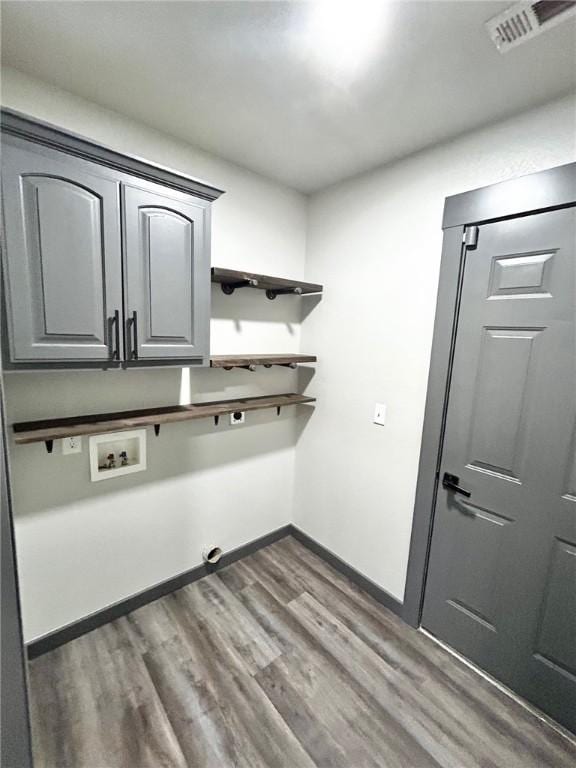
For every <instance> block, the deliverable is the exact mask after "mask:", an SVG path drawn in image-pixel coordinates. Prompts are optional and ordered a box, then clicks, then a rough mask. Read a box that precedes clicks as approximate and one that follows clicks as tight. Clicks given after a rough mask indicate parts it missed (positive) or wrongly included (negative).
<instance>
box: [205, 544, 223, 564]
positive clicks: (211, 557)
mask: <svg viewBox="0 0 576 768" xmlns="http://www.w3.org/2000/svg"><path fill="white" fill-rule="evenodd" d="M221 557H222V550H221V549H220V547H206V549H205V550H204V551H203V552H202V560H203V561H204V562H205V563H206V564H207V565H216V563H218V562H219V561H220V558H221Z"/></svg>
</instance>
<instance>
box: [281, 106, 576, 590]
mask: <svg viewBox="0 0 576 768" xmlns="http://www.w3.org/2000/svg"><path fill="white" fill-rule="evenodd" d="M575 159H576V101H575V100H574V99H573V98H566V99H563V100H560V101H556V102H553V103H551V104H549V105H548V106H546V107H543V108H540V109H537V110H534V111H531V112H529V113H526V114H524V115H521V116H519V117H517V118H515V119H512V120H508V121H506V122H504V123H500V124H498V125H495V126H493V127H491V128H487V129H485V130H482V131H478V132H475V133H472V134H468V135H466V136H464V137H462V138H459V139H458V140H455V141H452V142H450V143H447V144H443V145H441V146H438V147H435V148H432V149H430V150H427V151H424V152H420V153H418V154H415V155H413V156H411V157H409V158H406V159H405V160H402V161H400V162H397V163H395V164H394V165H390V166H388V167H384V168H381V169H379V170H376V171H374V172H371V173H368V174H364V175H362V176H360V177H357V178H355V179H353V180H351V181H348V182H346V183H343V184H340V185H337V186H334V187H332V188H330V189H328V190H326V191H324V192H321V193H319V194H317V195H315V196H314V197H313V198H312V199H311V201H310V206H309V219H308V247H307V269H306V274H307V277H308V279H310V280H317V281H320V282H323V283H324V285H325V293H324V297H323V299H322V303H321V306H320V307H319V308H318V309H317V310H316V312H314V313H311V314H310V316H309V317H308V319H307V320H306V323H305V324H304V326H303V336H302V343H303V348H305V349H310V350H313V351H314V352H315V353H317V354H318V359H319V364H318V367H317V373H316V375H315V377H314V378H313V380H312V383H311V386H310V388H309V394H314V395H317V397H318V403H317V406H316V412H315V414H314V418H313V419H311V420H310V422H309V424H308V426H307V429H306V430H305V431H304V433H303V435H302V437H301V439H300V442H299V445H298V450H297V463H296V494H295V507H294V509H295V513H294V522H295V523H296V524H297V525H299V526H300V527H301V528H303V529H304V530H305V531H306V532H307V533H309V534H310V535H311V536H312V537H314V538H315V539H317V540H318V541H320V542H321V543H322V544H323V545H324V546H326V547H328V548H329V549H331V550H332V551H333V552H335V553H336V554H337V555H339V556H340V557H341V558H343V559H344V560H345V561H347V562H348V563H349V564H350V565H352V566H354V567H355V568H357V569H358V570H359V571H361V572H362V573H363V574H364V575H366V576H367V577H369V578H370V579H372V580H373V581H375V582H376V583H377V584H379V585H380V586H381V587H383V588H384V589H386V590H387V591H388V592H389V593H390V594H392V595H393V596H394V597H396V598H397V599H399V600H402V599H403V595H404V584H405V578H406V566H407V559H408V549H409V542H410V533H411V525H412V512H413V504H414V493H415V487H416V475H417V467H418V458H419V451H420V439H421V431H422V422H423V413H424V401H425V394H426V385H427V376H428V365H429V356H430V347H431V342H432V330H433V320H434V312H435V303H436V289H437V282H438V271H439V264H440V250H441V242H442V233H441V229H440V227H441V220H442V209H443V204H444V198H445V197H446V196H448V195H453V194H456V193H459V192H464V191H466V190H469V189H474V188H476V187H480V186H484V185H486V184H492V183H494V182H498V181H502V180H504V179H509V178H512V177H515V176H520V175H522V174H525V173H530V172H532V171H538V170H541V169H544V168H549V167H552V166H555V165H560V164H562V163H567V162H571V161H574V160H575ZM377 401H379V402H383V403H385V404H386V405H387V406H388V418H387V423H386V425H385V426H384V427H380V426H376V425H374V424H372V423H371V420H372V416H373V411H374V404H375V402H377Z"/></svg>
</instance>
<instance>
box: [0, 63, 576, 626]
mask: <svg viewBox="0 0 576 768" xmlns="http://www.w3.org/2000/svg"><path fill="white" fill-rule="evenodd" d="M2 102H3V104H4V105H6V106H8V107H11V108H13V109H17V110H20V111H22V112H26V113H28V114H30V115H33V116H36V117H38V118H40V119H44V120H47V121H49V122H52V123H54V124H57V125H61V126H63V127H65V128H68V129H70V130H72V131H75V132H77V133H80V134H83V135H86V136H89V137H91V138H93V139H94V140H96V141H99V142H102V143H104V144H107V145H109V146H112V147H114V148H116V149H118V150H119V151H127V152H131V153H136V154H139V155H141V156H143V157H146V158H149V159H150V160H153V161H157V162H160V163H163V164H165V165H168V166H171V167H174V168H179V169H181V170H182V171H184V172H187V173H190V174H192V175H195V176H198V177H200V178H203V179H206V180H207V181H209V182H212V183H214V184H215V185H216V186H221V187H222V188H224V189H226V190H227V194H226V195H224V196H223V197H222V198H221V199H220V200H219V201H218V202H217V203H216V204H215V206H214V218H213V221H214V231H213V263H214V264H217V265H220V266H229V267H232V268H234V267H238V268H247V269H253V270H254V271H262V272H269V273H276V274H278V275H286V276H296V277H298V276H304V273H306V277H307V278H308V279H310V280H314V281H318V282H323V283H324V284H325V294H324V298H323V299H322V301H320V302H316V300H315V299H307V300H303V301H302V302H299V303H296V302H293V301H291V300H290V298H289V297H279V298H278V299H277V300H276V301H275V302H267V301H266V300H265V299H264V297H263V296H260V295H258V296H256V298H255V299H254V297H253V296H251V295H248V294H247V292H244V293H242V292H238V293H237V294H235V295H234V296H232V297H224V296H223V295H222V294H221V292H220V291H219V290H218V289H215V290H214V292H213V321H212V348H213V352H215V353H219V352H221V353H225V352H242V351H244V352H271V351H297V350H298V349H299V348H300V341H302V347H301V348H302V351H306V352H308V351H310V352H312V353H317V354H318V356H319V364H318V366H317V371H316V373H315V374H311V373H310V371H306V370H303V369H301V370H300V371H299V372H298V384H299V387H300V388H303V387H304V386H306V385H309V387H308V391H309V392H310V393H311V394H316V395H317V396H318V398H319V399H318V403H317V406H316V410H315V413H314V416H313V417H312V418H309V414H307V413H305V412H304V409H302V413H301V414H300V415H299V416H298V417H295V415H294V414H291V413H287V412H283V413H282V415H281V416H280V417H279V418H278V417H276V415H275V413H274V412H272V413H269V412H262V413H257V414H252V415H250V417H249V423H248V424H247V425H246V426H245V427H243V428H230V427H227V426H225V425H221V426H220V427H219V428H218V429H215V428H214V427H213V425H212V423H211V422H209V421H201V422H195V423H187V424H180V425H171V426H169V427H164V428H163V429H162V432H161V435H160V437H159V438H155V437H154V436H153V433H152V431H151V430H150V433H151V434H150V435H149V442H148V444H149V455H148V459H149V469H148V471H147V472H146V473H143V474H138V475H133V476H129V477H126V478H121V479H117V480H111V481H109V482H104V483H98V484H91V483H90V482H89V480H88V459H87V453H86V446H85V449H84V453H83V454H82V455H80V456H68V457H63V456H61V455H60V453H59V446H55V452H54V454H53V455H52V456H49V455H48V454H47V453H46V451H45V449H44V446H43V445H31V446H21V447H17V446H13V447H12V451H11V454H12V469H13V482H14V494H15V507H16V515H17V520H16V526H17V547H18V557H19V565H20V577H21V588H22V597H23V608H24V622H25V633H26V639H27V640H30V639H33V638H35V637H38V636H40V635H42V634H44V633H46V632H48V631H50V630H53V629H56V628H58V627H61V626H63V625H65V624H67V623H69V622H71V621H75V620H77V619H78V618H80V617H82V616H85V615H87V614H88V613H90V612H92V611H96V610H98V609H100V608H102V607H104V606H106V605H108V604H110V603H112V602H114V601H116V600H119V599H122V598H123V597H126V596H128V595H130V594H133V593H134V592H137V591H139V590H141V589H144V588H146V587H147V586H150V585H152V584H155V583H157V582H158V581H161V580H163V579H166V578H169V577H170V576H172V575H174V574H176V573H179V572H181V571H183V570H186V569H188V568H191V567H193V566H194V565H197V564H198V563H199V561H200V551H201V549H202V547H203V546H204V545H205V544H206V543H219V544H220V545H222V546H223V547H224V548H225V549H229V548H232V547H235V546H238V545H240V544H241V543H243V542H246V541H249V540H251V539H253V538H255V537H257V536H259V535H261V534H264V533H267V532H269V531H271V530H273V529H274V528H277V527H279V526H280V525H283V524H285V523H287V522H289V521H291V520H292V521H294V522H295V523H296V524H297V525H299V526H300V527H301V528H303V529H304V530H305V531H307V532H308V533H309V534H310V535H311V536H313V537H314V538H316V539H317V540H318V541H320V542H321V543H322V544H323V545H324V546H326V547H328V548H329V549H331V550H332V551H333V552H335V553H336V554H338V555H339V556H340V557H342V558H343V559H344V560H346V561H347V562H348V563H350V564H351V565H352V566H354V567H356V568H357V569H358V570H359V571H361V572H362V573H364V574H365V575H366V576H368V577H369V578H371V579H373V580H374V581H375V582H376V583H377V584H379V585H380V586H382V587H383V588H384V589H386V590H388V591H389V592H390V593H391V594H392V595H394V596H395V597H397V598H398V599H402V597H403V592H404V582H405V573H406V563H407V556H408V546H409V539H410V530H411V522H412V508H413V500H414V490H415V483H416V471H417V465H418V455H419V449H420V436H421V429H422V418H423V409H424V398H425V391H426V382H427V374H428V362H429V353H430V345H431V339H432V326H433V319H434V311H435V296H436V285H437V278H438V267H439V259H440V248H441V230H440V223H441V217H442V207H443V203H444V198H445V197H446V196H447V195H451V194H455V193H458V192H461V191H465V190H468V189H472V188H474V187H478V186H482V185H485V184H490V183H493V182H496V181H500V180H503V179H507V178H510V177H513V176H518V175H521V174H523V173H528V172H530V171H535V170H540V169H542V168H547V167H551V166H554V165H558V164H560V163H565V162H569V161H572V160H574V159H575V158H576V146H575V144H576V138H575V137H576V121H575V109H576V104H575V101H574V99H564V100H561V101H557V102H555V103H552V104H550V105H548V106H547V107H545V108H542V109H539V110H535V111H533V112H530V113H527V114H525V115H522V116H520V117H517V118H515V119H514V120H509V121H507V122H505V123H502V124H499V125H497V126H494V127H492V128H489V129H485V130H483V131H480V132H477V133H474V134H470V135H467V136H465V137H462V138H460V139H458V140H456V141H453V142H451V143H448V144H445V145H442V146H439V147H436V148H433V149H430V150H428V151H425V152H421V153H418V154H417V155H414V156H412V157H410V158H407V159H405V160H403V161H401V162H398V163H396V164H394V165H391V166H388V167H385V168H382V169H379V170H377V171H374V172H372V173H370V174H365V175H363V176H361V177H358V178H356V179H353V180H351V181H349V182H346V183H344V184H341V185H338V186H335V187H333V188H331V189H329V190H327V191H325V192H323V193H320V194H318V195H315V196H314V197H313V198H311V199H310V200H309V204H308V205H307V201H306V199H305V198H303V197H302V196H300V195H298V194H297V193H295V192H293V191H291V190H287V189H284V188H282V187H280V186H278V185H277V184H274V183H272V182H269V181H267V180H265V179H263V178H262V177H259V176H257V175H255V174H252V173H250V172H248V171H245V170H243V169H240V168H238V167H235V166H233V165H231V164H229V163H226V162H224V161H221V160H219V159H217V158H214V157H210V156H209V155H206V154H205V153H202V152H199V151H197V150H195V149H194V148H192V147H191V146H188V145H186V144H183V143H181V142H178V141H176V140H173V139H171V138H170V137H168V136H165V135H162V134H160V133H157V132H155V131H153V130H150V129H148V128H145V127H144V126H142V125H140V124H137V123H134V122H132V121H130V120H128V119H125V118H123V117H121V116H119V115H117V114H114V113H111V112H108V111H106V110H103V109H101V108H99V107H96V106H95V105H93V104H89V103H87V102H84V101H82V100H80V99H78V98H76V97H73V96H71V95H69V94H66V93H64V92H62V91H58V90H56V89H54V88H52V87H50V86H47V85H46V84H43V83H40V82H39V81H35V80H32V79H30V78H28V77H25V76H23V75H21V74H20V73H18V72H15V71H13V70H12V71H10V70H5V71H4V77H3V93H2ZM307 213H308V218H307ZM306 233H307V235H306ZM306 236H307V237H308V244H307V243H306ZM306 249H307V252H306ZM299 304H301V305H302V306H303V307H304V314H305V315H306V320H305V323H304V325H303V330H302V338H300V326H299ZM295 386H296V376H295V374H293V373H291V372H288V371H283V370H282V371H262V372H259V373H255V374H249V373H246V372H233V373H227V372H224V371H192V372H191V373H190V384H189V385H188V384H187V380H186V376H184V377H183V376H182V373H181V371H180V369H170V370H156V371H150V372H142V371H137V372H110V373H101V372H96V373H50V374H48V373H46V374H10V375H8V376H7V377H6V392H7V400H8V415H9V419H10V420H11V421H17V420H24V419H34V418H39V417H42V416H47V415H51V414H56V415H71V414H75V413H79V412H81V411H94V412H97V411H98V410H100V409H106V410H112V409H122V408H124V407H140V406H147V405H154V404H157V403H166V404H168V403H172V402H174V401H175V400H178V399H179V398H180V397H183V398H184V399H186V398H188V399H190V398H192V399H194V400H201V399H217V398H221V397H232V396H234V395H237V394H251V393H253V394H259V393H262V394H264V393H267V392H280V391H289V390H291V389H292V388H294V387H295ZM376 401H380V402H384V403H386V404H387V406H388V421H387V424H386V426H385V427H377V426H375V425H373V424H372V423H371V419H372V414H373V407H374V403H375V402H376ZM296 441H298V442H297V446H296ZM295 446H296V448H295ZM294 472H296V487H295V493H293V491H294V487H293V481H294Z"/></svg>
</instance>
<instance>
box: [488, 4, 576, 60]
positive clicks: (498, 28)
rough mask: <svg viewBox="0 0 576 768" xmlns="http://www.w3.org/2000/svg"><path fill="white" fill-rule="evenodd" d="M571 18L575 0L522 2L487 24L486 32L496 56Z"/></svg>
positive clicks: (575, 12)
mask: <svg viewBox="0 0 576 768" xmlns="http://www.w3.org/2000/svg"><path fill="white" fill-rule="evenodd" d="M575 15H576V0H537V2H532V3H526V2H522V3H516V5H513V6H511V7H510V8H508V10H506V11H504V12H503V13H499V14H498V16H494V18H493V19H490V21H487V22H486V29H487V30H488V34H489V35H490V38H491V39H492V42H493V43H494V45H495V46H496V48H498V50H499V51H500V53H506V52H507V51H509V50H510V49H511V48H516V46H517V45H521V44H522V43H524V42H526V41H528V40H531V39H532V38H533V37H538V35H541V34H542V32H545V31H546V30H547V29H550V28H551V27H555V26H556V25H557V24H561V23H562V22H563V21H566V20H567V19H569V18H570V17H572V16H575Z"/></svg>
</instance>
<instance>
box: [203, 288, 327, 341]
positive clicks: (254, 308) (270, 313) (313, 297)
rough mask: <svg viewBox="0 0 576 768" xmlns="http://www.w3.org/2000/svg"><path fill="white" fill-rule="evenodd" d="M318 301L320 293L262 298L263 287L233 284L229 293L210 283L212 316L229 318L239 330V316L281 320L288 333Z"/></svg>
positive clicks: (271, 321)
mask: <svg viewBox="0 0 576 768" xmlns="http://www.w3.org/2000/svg"><path fill="white" fill-rule="evenodd" d="M321 301H322V295H321V294H317V293H311V294H309V295H306V294H304V295H303V296H290V295H287V296H282V295H281V296H277V297H276V298H275V299H274V300H272V301H271V300H270V299H267V298H266V293H265V291H261V290H258V289H255V288H237V289H236V290H235V291H234V293H233V294H232V295H231V296H227V295H226V294H224V293H223V292H222V289H221V288H220V286H219V285H213V286H212V317H213V318H214V319H219V320H233V321H234V323H235V325H236V329H237V330H240V328H241V325H242V320H246V321H247V322H262V323H284V324H285V325H286V327H287V328H289V329H290V332H291V333H294V325H296V324H298V323H300V322H301V321H302V320H304V319H305V318H306V317H308V315H309V314H310V313H311V312H312V310H313V309H314V308H315V307H316V306H318V304H319V303H320V302H321Z"/></svg>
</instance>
